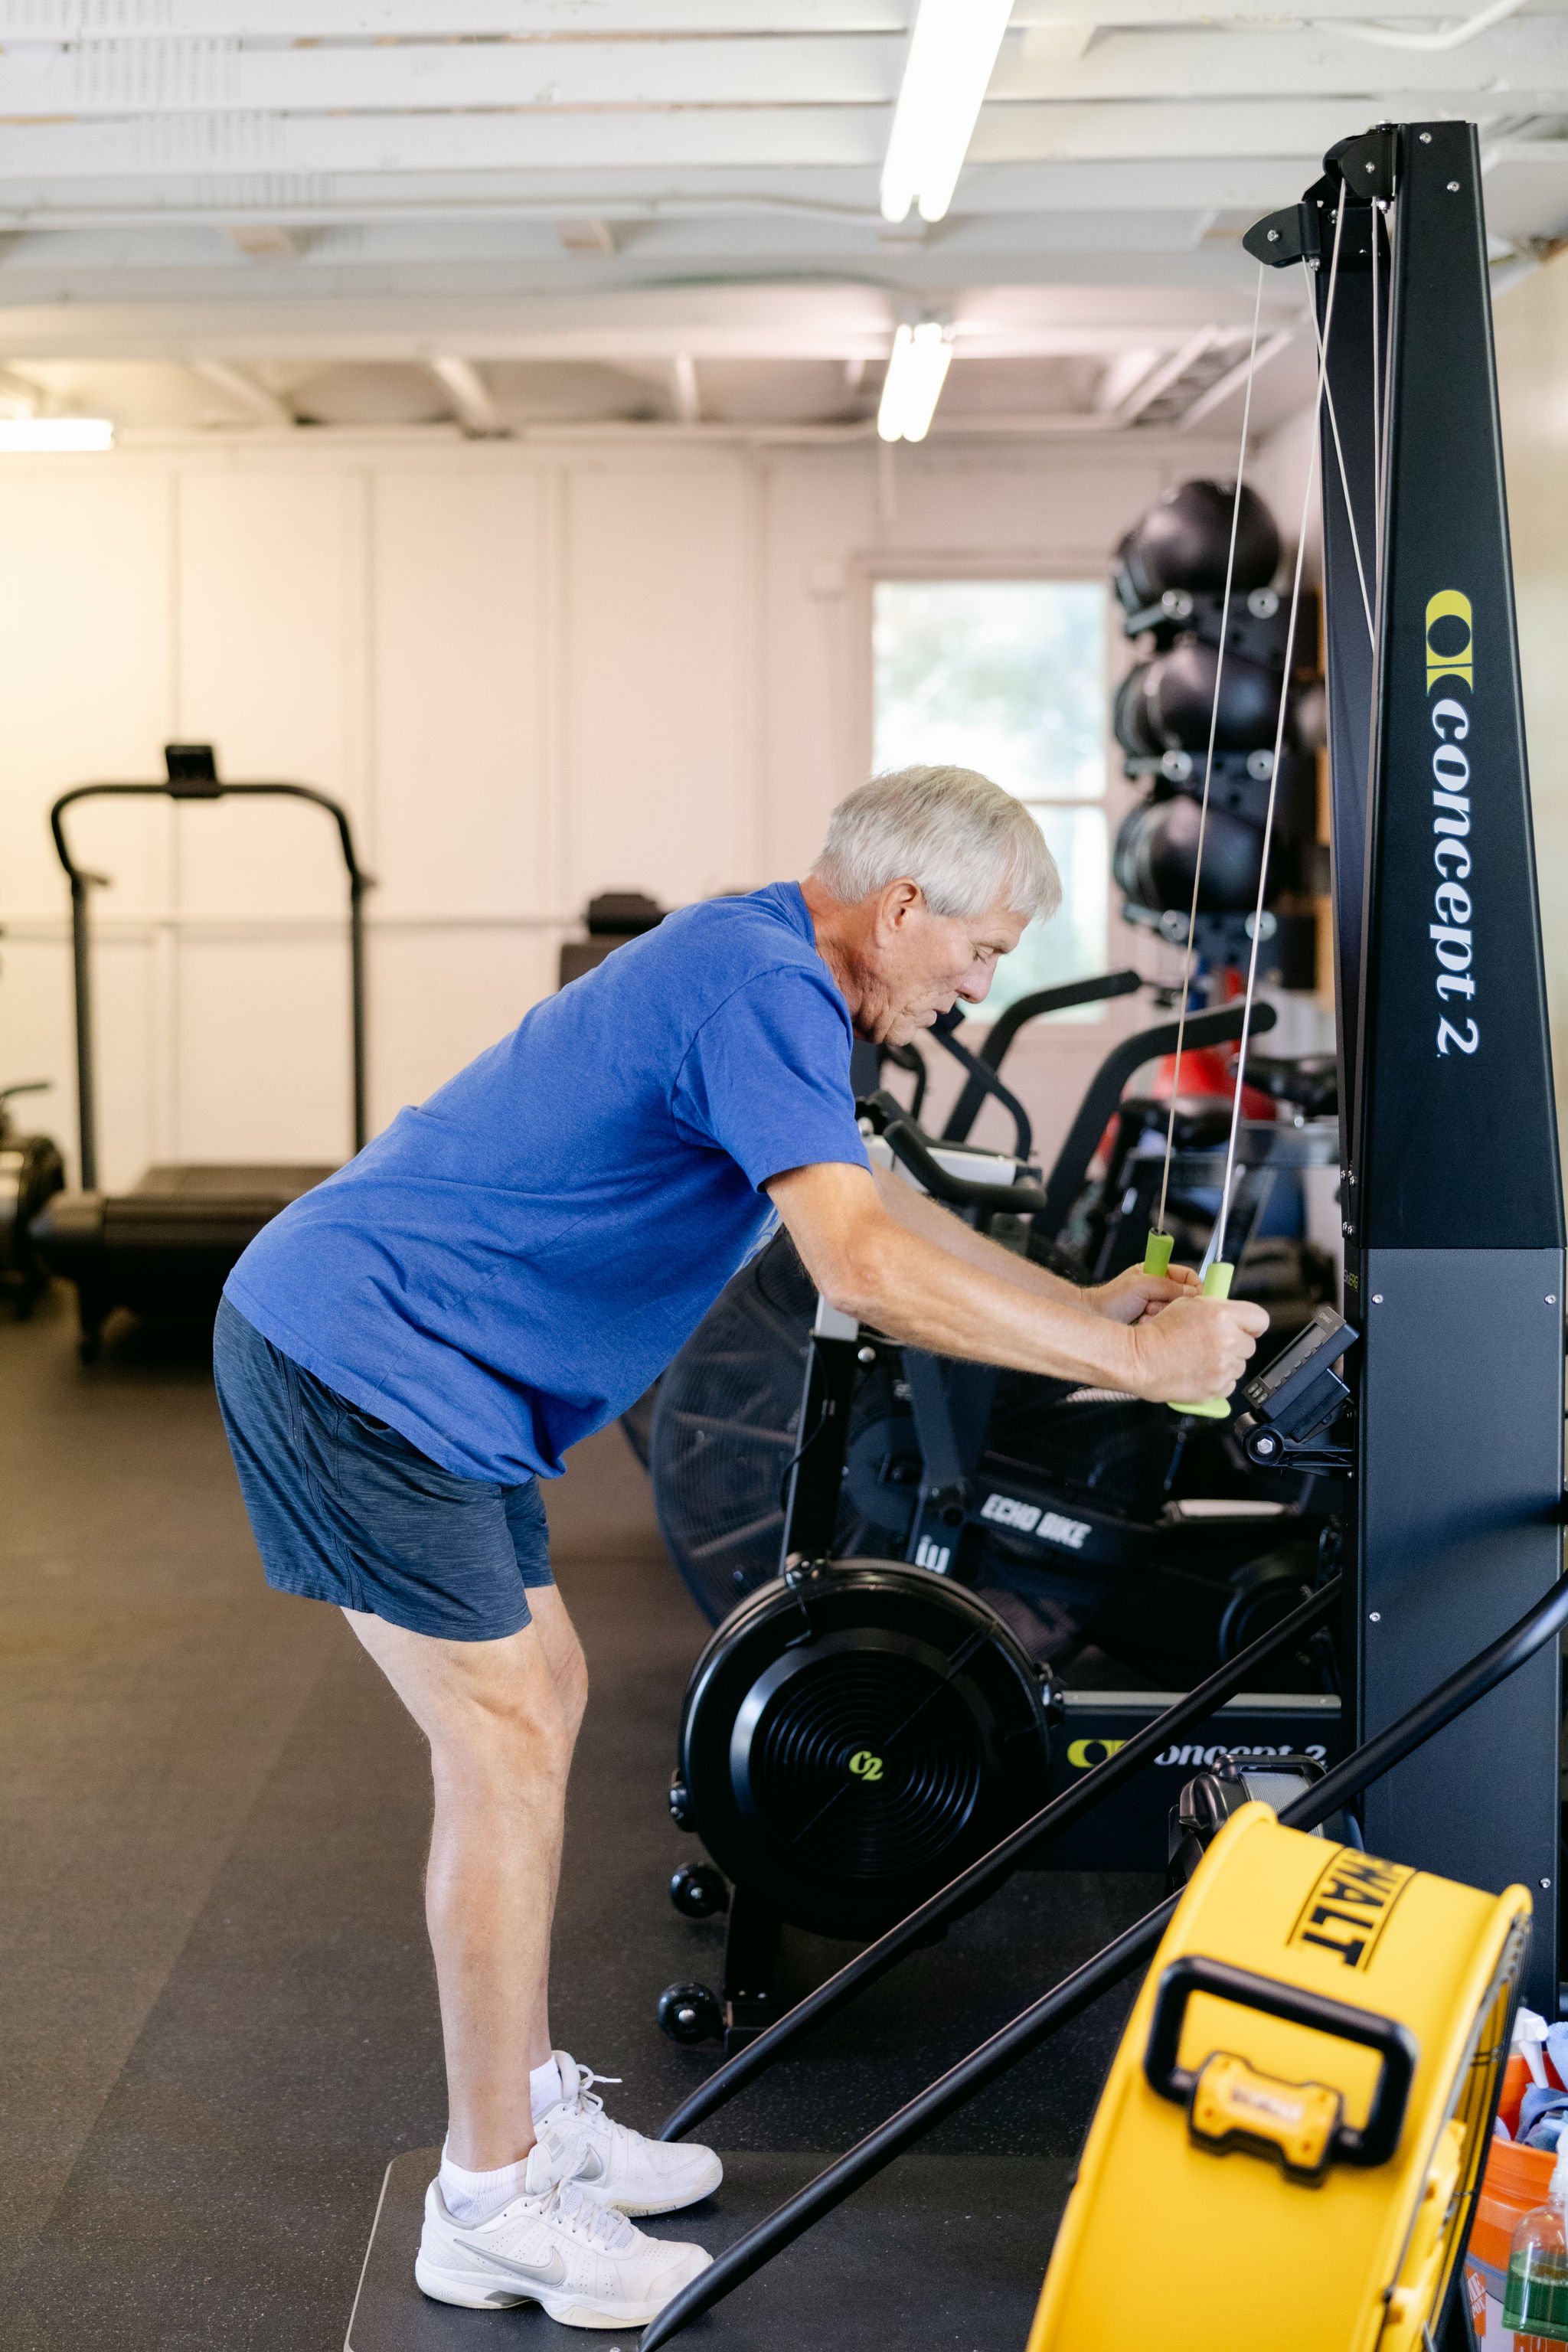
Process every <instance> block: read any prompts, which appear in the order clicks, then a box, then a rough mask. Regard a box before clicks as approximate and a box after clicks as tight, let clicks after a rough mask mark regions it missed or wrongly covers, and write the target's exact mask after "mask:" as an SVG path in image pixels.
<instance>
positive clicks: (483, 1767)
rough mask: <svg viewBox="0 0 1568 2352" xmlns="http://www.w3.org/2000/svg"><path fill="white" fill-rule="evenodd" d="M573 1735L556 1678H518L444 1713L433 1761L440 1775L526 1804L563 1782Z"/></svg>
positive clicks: (433, 1745)
mask: <svg viewBox="0 0 1568 2352" xmlns="http://www.w3.org/2000/svg"><path fill="white" fill-rule="evenodd" d="M575 1737H576V1719H575V1717H574V1716H573V1714H572V1713H571V1711H570V1710H569V1709H568V1707H567V1706H565V1705H563V1700H562V1696H561V1693H560V1691H559V1690H558V1689H557V1687H556V1685H555V1681H554V1677H553V1676H552V1675H548V1674H545V1675H540V1674H533V1675H519V1676H516V1677H514V1678H511V1679H510V1680H508V1681H506V1682H504V1683H502V1684H500V1685H499V1686H494V1685H492V1686H489V1687H487V1688H485V1689H484V1690H483V1691H481V1692H477V1693H475V1694H473V1695H472V1696H471V1697H470V1698H469V1699H468V1703H467V1704H465V1705H460V1706H457V1707H454V1708H450V1709H447V1710H445V1711H444V1717H443V1721H442V1723H441V1725H440V1727H439V1729H438V1730H437V1732H436V1733H435V1735H434V1736H433V1737H432V1738H431V1741H430V1755H431V1763H432V1765H433V1768H434V1769H435V1773H436V1777H437V1780H453V1781H459V1782H462V1783H464V1784H465V1785H468V1786H469V1787H472V1788H473V1789H475V1790H476V1791H479V1790H483V1791H484V1792H485V1793H486V1794H489V1795H491V1796H494V1797H498V1798H500V1799H502V1800H506V1799H508V1798H516V1799H519V1800H521V1801H527V1800H528V1799H529V1797H530V1796H531V1794H532V1793H536V1792H540V1791H542V1790H545V1789H548V1788H556V1787H560V1786H563V1785H564V1783H565V1780H566V1775H567V1772H568V1771H569V1769H571V1763H572V1748H573V1743H574V1739H575Z"/></svg>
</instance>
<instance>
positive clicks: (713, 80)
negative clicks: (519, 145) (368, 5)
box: [0, 33, 1035, 121]
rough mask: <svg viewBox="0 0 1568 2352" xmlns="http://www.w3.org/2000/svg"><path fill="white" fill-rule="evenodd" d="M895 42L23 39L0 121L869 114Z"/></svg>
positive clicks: (895, 53) (890, 76)
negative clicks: (628, 111) (613, 110)
mask: <svg viewBox="0 0 1568 2352" xmlns="http://www.w3.org/2000/svg"><path fill="white" fill-rule="evenodd" d="M906 46H907V45H906V43H905V40H904V37H903V36H902V34H901V33H900V34H889V33H884V34H880V35H865V36H859V37H856V36H840V37H834V38H810V37H798V38H791V37H774V38H772V39H769V40H742V39H732V40H726V39H710V40H700V41H683V40H653V41H649V40H626V41H615V40H599V41H479V42H475V41H409V42H400V43H396V44H394V45H392V46H390V47H366V46H363V45H355V46H353V47H338V48H333V47H309V48H298V47H296V48H285V47H267V48H242V47H240V46H239V44H238V43H237V42H234V41H201V40H184V41H119V42H110V41H100V42H85V43H79V44H60V43H57V44H54V45H46V44H43V43H32V44H22V45H19V46H17V47H15V48H11V49H8V50H6V51H5V53H4V54H0V117H3V118H5V119H6V120H10V121H24V120H26V119H28V118H37V119H39V120H45V121H52V120H58V118H59V117H60V116H62V115H69V116H75V117H77V118H79V119H84V118H88V119H89V118H97V117H105V116H118V115H126V114H136V113H148V114H153V113H156V114H160V115H168V114H193V113H206V114H210V113H216V112H250V113H279V114H300V113H336V112H340V111H342V110H344V109H349V110H362V111H374V112H376V113H382V114H397V113H405V112H412V111H418V112H437V111H441V110H446V109H453V108H461V109H464V110H469V109H476V108H477V109H481V110H497V109H500V108H512V107H578V106H633V107H657V106H879V105H885V104H888V103H889V102H890V101H891V100H892V99H893V98H894V97H895V96H896V95H897V92H898V87H899V76H900V70H901V68H902V65H903V59H904V52H905V47H906ZM1026 94H1027V95H1030V96H1032V95H1034V94H1035V93H1034V92H1033V90H1030V91H1028V92H1027V93H1026Z"/></svg>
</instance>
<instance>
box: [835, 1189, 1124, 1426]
mask: <svg viewBox="0 0 1568 2352" xmlns="http://www.w3.org/2000/svg"><path fill="white" fill-rule="evenodd" d="M922 1206H923V1207H924V1209H925V1210H926V1211H927V1212H928V1213H929V1214H930V1216H931V1217H934V1218H936V1219H939V1220H941V1223H940V1224H939V1226H938V1229H937V1232H936V1234H930V1235H928V1232H927V1230H926V1221H925V1220H924V1219H923V1218H922V1219H921V1224H920V1229H919V1230H917V1229H916V1224H915V1221H914V1220H913V1219H906V1218H904V1217H903V1216H898V1217H896V1218H890V1219H889V1220H888V1221H887V1222H886V1223H881V1224H880V1225H879V1228H878V1231H877V1234H876V1236H875V1239H874V1241H873V1242H872V1243H871V1244H869V1246H868V1248H867V1249H866V1251H865V1254H864V1256H863V1258H862V1261H861V1263H860V1265H859V1266H858V1271H857V1276H856V1281H855V1286H854V1292H853V1295H852V1296H845V1297H841V1298H840V1299H839V1300H838V1301H837V1304H839V1305H841V1306H843V1307H846V1308H847V1310H848V1311H849V1312H850V1313H852V1314H854V1315H857V1316H858V1318H860V1320H861V1321H862V1322H865V1323H869V1324H871V1325H873V1326H874V1327H875V1328H876V1329H878V1330H879V1331H885V1332H886V1333H887V1334H888V1337H889V1339H901V1340H903V1341H905V1342H906V1343H907V1344H909V1345H910V1346H912V1347H917V1348H925V1349H930V1350H931V1353H932V1354H934V1355H940V1356H963V1357H967V1358H969V1359H971V1360H973V1361H976V1362H980V1363H989V1364H1005V1365H1009V1366H1012V1367H1014V1368H1015V1369H1016V1370H1020V1371H1026V1372H1041V1373H1045V1374H1046V1375H1047V1376H1048V1377H1051V1378H1054V1379H1058V1380H1068V1381H1086V1382H1088V1383H1089V1384H1091V1385H1093V1386H1095V1387H1104V1388H1125V1387H1128V1386H1130V1385H1131V1378H1132V1371H1133V1358H1134V1356H1135V1354H1136V1352H1137V1343H1136V1340H1135V1339H1134V1336H1133V1334H1132V1332H1131V1331H1130V1330H1129V1329H1128V1328H1126V1327H1125V1326H1123V1325H1121V1324H1119V1323H1113V1322H1110V1321H1109V1320H1108V1319H1107V1318H1105V1317H1104V1316H1101V1315H1098V1314H1096V1313H1095V1312H1094V1310H1093V1309H1092V1308H1091V1307H1087V1306H1084V1305H1081V1304H1079V1300H1080V1298H1081V1296H1082V1294H1081V1293H1080V1292H1079V1291H1078V1290H1076V1289H1075V1288H1074V1286H1073V1285H1072V1284H1071V1283H1069V1282H1061V1281H1058V1280H1057V1279H1056V1278H1055V1277H1053V1276H1046V1275H1044V1274H1043V1272H1042V1269H1040V1268H1039V1267H1027V1266H1026V1265H1024V1264H1023V1262H1022V1261H1020V1260H1017V1259H1015V1258H1014V1257H1013V1256H1012V1255H1011V1254H1010V1253H1009V1252H1008V1251H1006V1250H1003V1249H1000V1248H998V1247H997V1246H996V1244H994V1243H991V1242H986V1241H984V1240H983V1239H982V1237H981V1236H980V1235H978V1234H974V1233H972V1232H971V1231H970V1229H969V1227H968V1226H967V1225H963V1224H961V1223H959V1221H958V1220H957V1219H956V1218H954V1217H950V1216H949V1215H948V1214H947V1213H946V1212H945V1211H943V1210H942V1209H940V1208H938V1207H937V1206H936V1205H935V1204H934V1203H933V1202H930V1201H925V1202H923V1203H922ZM945 1225H951V1226H952V1228H953V1229H954V1231H955V1232H956V1233H957V1234H958V1235H960V1236H961V1237H962V1239H963V1241H964V1242H965V1243H967V1244H969V1245H970V1246H969V1247H968V1248H967V1249H963V1250H956V1249H952V1248H951V1247H950V1246H949V1244H948V1239H947V1234H946V1233H945V1232H944V1231H943V1230H942V1227H943V1226H945ZM998 1258H999V1259H1001V1260H1002V1269H1001V1272H1000V1274H998V1273H997V1272H995V1271H994V1261H995V1260H997V1259H998ZM1019 1275H1033V1276H1039V1277H1040V1279H1038V1280H1034V1281H1022V1282H1021V1281H1019V1280H1018V1279H1017V1276H1019Z"/></svg>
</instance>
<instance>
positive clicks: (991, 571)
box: [851, 548, 1135, 1027]
mask: <svg viewBox="0 0 1568 2352" xmlns="http://www.w3.org/2000/svg"><path fill="white" fill-rule="evenodd" d="M884 580H887V581H896V582H903V581H909V582H913V583H927V584H931V585H935V584H937V583H942V582H943V581H950V580H951V581H955V582H957V581H965V582H967V581H979V582H982V583H985V582H991V581H994V582H997V583H1003V582H1006V581H1015V580H1017V581H1029V582H1037V583H1041V584H1043V585H1046V586H1053V585H1056V584H1057V583H1063V584H1072V583H1080V582H1081V583H1088V584H1089V585H1091V586H1094V587H1098V588H1100V589H1102V590H1103V591H1104V594H1105V641H1104V646H1103V660H1104V680H1105V716H1106V731H1105V789H1104V791H1103V792H1102V793H1100V796H1099V797H1098V798H1097V799H1094V800H1085V799H1081V798H1079V799H1068V798H1066V797H1065V796H1064V797H1061V798H1051V797H1048V796H1047V797H1042V798H1040V799H1038V800H1029V801H1025V802H1024V803H1023V806H1024V807H1026V808H1029V809H1035V808H1041V809H1089V808H1098V809H1100V810H1102V811H1103V813H1104V816H1105V824H1106V846H1107V852H1108V858H1109V852H1110V849H1111V847H1113V845H1114V844H1115V840H1116V835H1117V829H1118V827H1119V825H1120V824H1121V820H1122V818H1123V816H1124V815H1125V814H1126V812H1127V809H1128V808H1129V807H1130V806H1131V805H1132V803H1133V800H1134V798H1135V795H1134V794H1132V793H1130V792H1129V790H1128V787H1127V784H1126V781H1125V779H1124V778H1123V776H1122V773H1121V761H1120V759H1119V758H1118V756H1117V752H1116V742H1115V738H1114V737H1113V735H1112V734H1111V731H1110V715H1111V709H1112V707H1113V704H1114V700H1115V695H1116V688H1117V686H1118V684H1119V683H1120V679H1121V668H1122V667H1125V663H1124V662H1123V663H1122V664H1121V666H1120V667H1119V666H1118V665H1117V663H1116V661H1115V659H1114V656H1115V655H1116V654H1117V653H1123V654H1124V653H1125V650H1126V647H1125V641H1124V639H1123V637H1122V635H1121V630H1120V629H1119V628H1118V627H1117V626H1116V622H1115V610H1114V607H1115V598H1114V597H1113V596H1112V594H1111V593H1110V583H1109V581H1108V579H1107V575H1106V567H1105V562H1104V560H1103V558H1101V559H1100V560H1099V561H1098V562H1096V561H1093V560H1091V559H1089V558H1088V557H1084V556H1079V557H1076V558H1075V557H1071V556H1063V557H1059V558H1053V557H1050V556H1047V555H1046V554H1044V553H1041V552H1036V553H1032V554H1023V553H1021V552H1020V551H1018V550H1017V549H1016V548H1012V549H1009V550H1008V551H1006V552H1005V553H997V554H995V555H987V554H984V553H979V554H977V553H976V552H975V551H974V550H973V548H969V549H965V550H964V551H963V552H962V553H960V552H957V551H952V552H950V551H947V550H945V549H933V548H925V549H920V550H914V551H907V550H898V551H893V550H889V551H887V552H885V553H884V552H883V551H877V552H876V553H874V554H863V555H861V556H858V558H856V559H855V561H854V562H853V564H852V567H851V581H852V588H851V593H852V595H853V597H854V601H855V606H856V610H855V615H854V618H855V633H856V643H857V645H858V647H859V653H860V658H859V659H858V662H857V663H856V665H855V670H856V684H857V688H858V698H857V709H856V713H855V717H856V727H857V734H858V749H859V754H860V756H859V759H858V762H857V773H858V776H868V775H870V774H871V773H872V761H873V759H874V756H875V747H876V740H877V657H876V619H877V588H878V585H879V583H880V582H882V581H884ZM1108 877H1109V865H1108ZM1130 944H1131V941H1130V939H1129V931H1128V926H1127V924H1126V923H1125V922H1124V921H1123V919H1122V915H1121V899H1120V897H1119V895H1118V893H1117V891H1116V888H1115V886H1114V883H1113V882H1111V883H1110V887H1109V889H1108V893H1107V903H1106V915H1105V959H1106V961H1105V969H1106V970H1107V971H1110V970H1111V969H1112V967H1113V966H1114V965H1116V964H1117V963H1118V962H1128V961H1133V959H1132V958H1131V956H1130V955H1128V954H1127V953H1125V952H1124V951H1122V950H1124V948H1125V947H1126V946H1129V945H1130ZM1116 1009H1117V1010H1120V1008H1116ZM975 1017H976V1018H977V1019H980V1020H985V1019H986V1018H987V1017H988V1016H987V1015H986V1014H985V1013H984V1011H982V1012H981V1013H978V1014H977V1015H976V1016H975ZM1110 1017H1111V1015H1110V1013H1108V1008H1107V1007H1106V1006H1104V1005H1097V1006H1095V1007H1094V1008H1093V1009H1092V1011H1090V1010H1089V1008H1085V1014H1084V1015H1083V1016H1080V1024H1081V1026H1083V1027H1092V1026H1095V1025H1097V1024H1100V1023H1104V1022H1106V1021H1107V1020H1108V1019H1109V1018H1110ZM1117 1025H1118V1026H1120V1025H1121V1024H1120V1023H1119V1022H1118V1024H1117Z"/></svg>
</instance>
